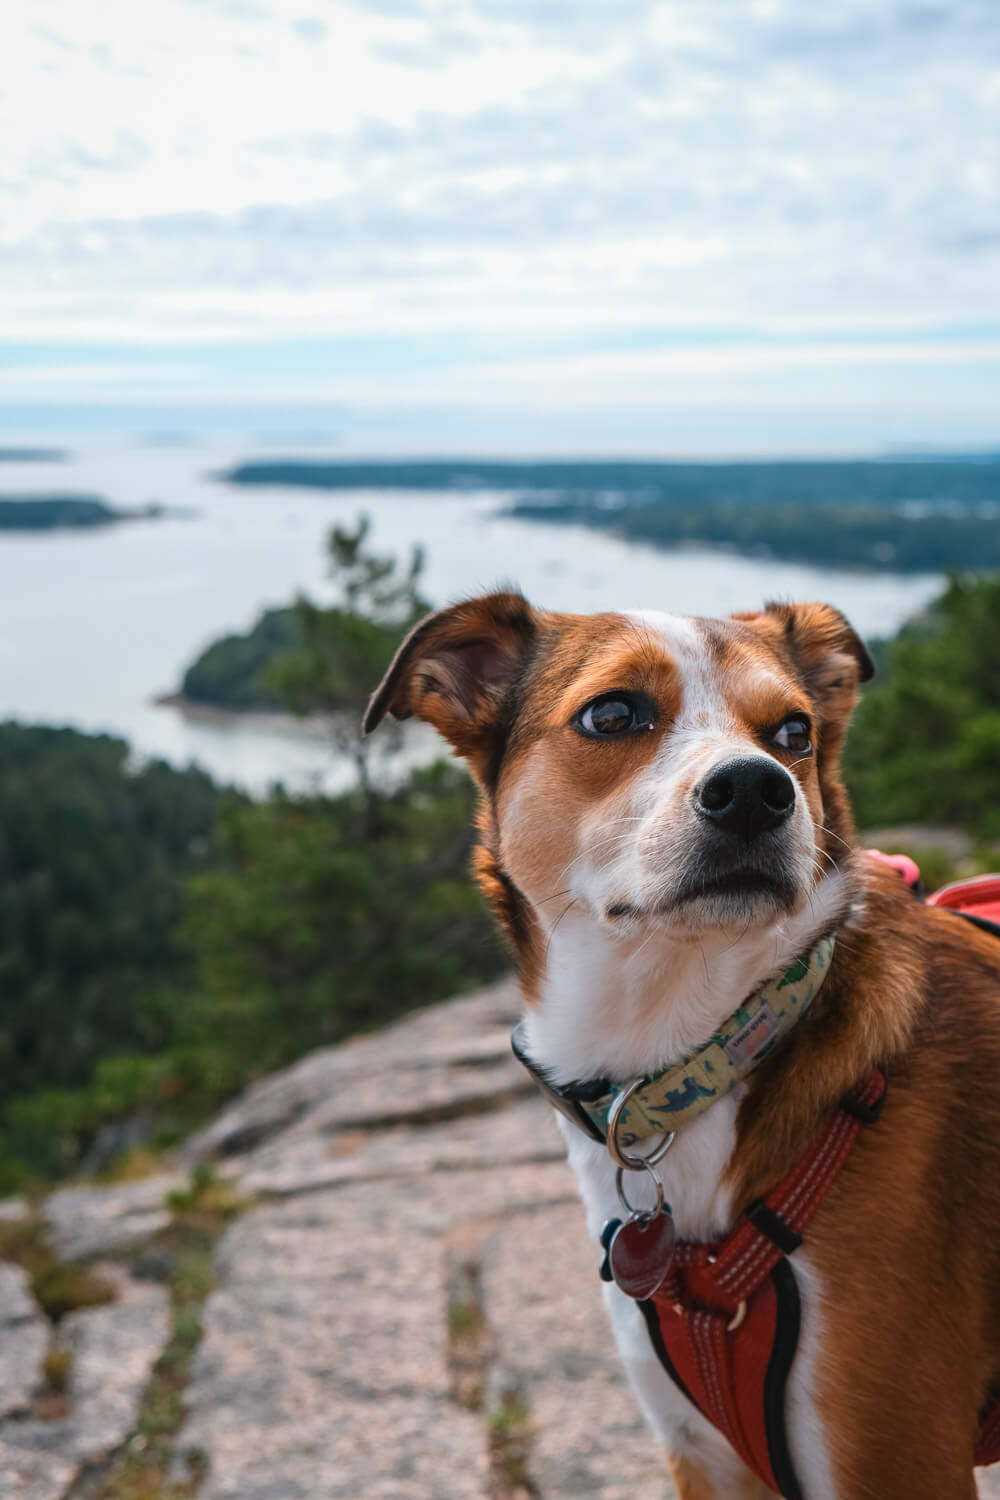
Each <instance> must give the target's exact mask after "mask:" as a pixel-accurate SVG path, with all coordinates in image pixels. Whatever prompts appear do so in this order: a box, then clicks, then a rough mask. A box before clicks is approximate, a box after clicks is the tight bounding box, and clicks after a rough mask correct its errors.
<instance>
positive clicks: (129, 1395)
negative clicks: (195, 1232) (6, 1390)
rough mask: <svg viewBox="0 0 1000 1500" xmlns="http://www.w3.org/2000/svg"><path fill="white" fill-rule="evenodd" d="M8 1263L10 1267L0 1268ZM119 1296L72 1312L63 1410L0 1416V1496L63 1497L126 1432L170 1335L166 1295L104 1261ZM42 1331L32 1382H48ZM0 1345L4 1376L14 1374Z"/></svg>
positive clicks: (67, 1321)
mask: <svg viewBox="0 0 1000 1500" xmlns="http://www.w3.org/2000/svg"><path fill="white" fill-rule="evenodd" d="M0 1269H6V1268H0ZM100 1272H101V1275H102V1277H104V1279H105V1280H109V1281H111V1282H112V1283H113V1284H114V1285H115V1288H116V1291H117V1294H118V1295H117V1300H116V1301H114V1302H111V1303H108V1304H107V1305H106V1306H103V1307H91V1308H85V1309H81V1310H80V1311H78V1312H73V1313H69V1314H68V1315H67V1317H66V1318H64V1319H63V1321H62V1323H61V1324H60V1326H59V1344H60V1346H61V1347H62V1348H64V1349H67V1350H69V1351H70V1352H71V1355H72V1365H71V1367H70V1374H69V1384H68V1391H67V1395H68V1403H67V1408H66V1412H65V1414H64V1415H56V1416H54V1417H52V1416H48V1417H46V1416H45V1415H42V1414H38V1413H36V1414H34V1415H29V1416H24V1417H11V1418H9V1419H8V1420H6V1421H3V1422H0V1495H2V1496H3V1497H4V1500H62V1497H63V1496H64V1495H65V1494H66V1492H67V1489H68V1487H69V1485H70V1484H71V1482H72V1481H73V1480H74V1479H75V1478H76V1476H77V1475H78V1474H79V1473H80V1472H81V1471H82V1470H83V1469H85V1468H86V1467H88V1466H90V1465H93V1464H98V1463H101V1462H102V1461H103V1460H104V1459H106V1458H107V1457H108V1456H109V1455H110V1454H111V1453H113V1452H114V1451H115V1450H116V1449H117V1448H118V1447H119V1445H120V1444H121V1443H123V1442H124V1441H125V1439H126V1438H127V1437H128V1436H129V1434H130V1432H131V1431H132V1428H133V1425H134V1423H135V1418H136V1414H137V1412H138V1409H139V1402H140V1400H141V1398H142V1393H143V1391H144V1389H145V1387H146V1382H147V1381H148V1379H149V1375H150V1372H151V1370H152V1368H153V1364H154V1362H155V1360H156V1358H157V1356H158V1355H159V1353H160V1350H161V1349H162V1348H163V1345H164V1343H165V1342H166V1337H167V1297H166V1293H165V1292H164V1291H163V1290H162V1288H160V1287H156V1286H150V1285H148V1284H142V1283H139V1282H136V1281H134V1280H133V1279H132V1278H131V1277H130V1276H128V1275H127V1274H126V1273H125V1272H124V1271H123V1270H122V1269H121V1268H120V1267H119V1266H116V1265H101V1266H100ZM48 1343H49V1334H48V1331H47V1330H46V1331H44V1332H43V1336H42V1340H41V1343H40V1346H38V1347H37V1349H36V1351H35V1353H34V1357H33V1359H32V1363H31V1365H30V1366H26V1372H28V1374H29V1378H30V1383H31V1387H32V1388H33V1389H34V1390H36V1391H38V1390H40V1389H41V1388H42V1387H43V1385H44V1381H43V1378H42V1368H41V1365H42V1357H43V1355H44V1353H45V1350H46V1348H47V1346H48ZM9 1368H10V1367H9V1361H8V1347H7V1344H6V1342H4V1343H3V1344H0V1379H2V1378H3V1373H4V1371H5V1370H7V1371H8V1374H9Z"/></svg>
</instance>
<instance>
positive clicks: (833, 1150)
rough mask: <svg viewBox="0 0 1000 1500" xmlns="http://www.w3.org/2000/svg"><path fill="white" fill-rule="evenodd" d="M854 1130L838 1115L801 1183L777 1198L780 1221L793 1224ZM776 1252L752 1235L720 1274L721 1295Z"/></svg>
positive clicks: (851, 1123)
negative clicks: (821, 1176)
mask: <svg viewBox="0 0 1000 1500" xmlns="http://www.w3.org/2000/svg"><path fill="white" fill-rule="evenodd" d="M857 1128H858V1127H857V1124H856V1122H855V1121H853V1120H852V1119H851V1118H850V1117H849V1116H847V1115H845V1114H843V1113H839V1114H838V1116H837V1119H836V1122H835V1124H834V1126H833V1128H832V1129H830V1130H829V1131H828V1132H827V1136H826V1139H825V1141H824V1142H823V1144H822V1147H821V1149H820V1150H819V1152H818V1153H817V1155H816V1159H815V1161H814V1162H813V1163H812V1164H811V1166H810V1168H809V1170H808V1171H807V1172H806V1174H805V1176H804V1177H803V1178H802V1180H801V1182H799V1183H798V1184H797V1185H796V1187H795V1188H793V1190H792V1191H791V1193H790V1194H789V1196H788V1198H786V1199H782V1198H781V1197H780V1194H779V1195H777V1204H778V1209H777V1211H778V1212H780V1213H781V1214H782V1217H783V1218H785V1219H787V1220H789V1221H790V1222H794V1219H795V1215H796V1213H797V1212H798V1209H799V1207H800V1205H801V1203H802V1200H803V1198H805V1197H806V1196H807V1195H808V1193H809V1191H810V1189H811V1188H812V1186H813V1184H814V1182H815V1181H816V1178H817V1177H818V1176H820V1175H822V1173H823V1171H824V1170H825V1168H826V1167H827V1165H828V1164H829V1162H830V1161H831V1159H832V1158H833V1157H835V1156H836V1155H837V1154H838V1152H839V1149H840V1147H841V1145H842V1144H843V1143H844V1139H845V1136H847V1135H848V1134H850V1133H852V1132H854V1131H855V1130H856V1129H857ZM776 1249H777V1247H776V1246H775V1245H774V1243H773V1241H771V1240H768V1239H767V1238H766V1236H764V1235H761V1234H760V1231H759V1230H758V1231H755V1237H754V1239H753V1241H752V1242H751V1244H750V1245H749V1246H748V1247H747V1248H746V1249H745V1250H744V1251H742V1253H741V1254H740V1255H739V1256H738V1257H737V1259H736V1260H735V1261H734V1262H733V1263H732V1265H730V1266H727V1267H726V1268H725V1270H724V1271H722V1272H721V1273H720V1275H719V1277H718V1285H719V1288H720V1289H721V1290H724V1291H728V1292H734V1291H735V1290H736V1286H735V1283H736V1280H737V1278H738V1277H739V1276H740V1274H741V1273H743V1274H744V1275H746V1276H749V1275H752V1274H753V1272H755V1271H756V1270H757V1269H758V1267H759V1266H760V1265H762V1264H764V1263H765V1262H766V1261H768V1260H770V1259H771V1257H772V1253H773V1251H774V1250H776ZM778 1253H779V1254H780V1253H781V1252H780V1251H779V1252H778Z"/></svg>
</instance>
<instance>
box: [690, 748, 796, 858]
mask: <svg viewBox="0 0 1000 1500" xmlns="http://www.w3.org/2000/svg"><path fill="white" fill-rule="evenodd" d="M794 806H795V783H794V781H793V780H792V778H791V777H790V776H789V774H788V772H787V771H785V770H783V769H782V767H781V766H779V765H778V764H777V763H776V762H775V761H773V760H766V759H765V758H764V756H762V755H738V756H735V757H734V758H733V759H732V760H724V761H722V762H721V764H720V765H717V766H714V767H713V768H712V770H711V771H710V772H709V773H708V775H707V776H706V777H705V780H704V781H703V782H702V783H701V785H700V786H698V787H696V788H695V794H694V810H695V812H696V813H697V814H698V816H699V817H701V818H707V819H708V821H709V822H711V823H714V824H715V825H716V827H717V828H723V829H725V831H726V832H727V833H734V834H737V835H739V836H740V837H742V838H744V839H752V838H756V836H757V834H758V833H766V832H767V831H768V829H770V828H777V827H778V825H779V823H783V822H784V821H785V819H786V818H788V817H790V816H791V812H792V808H793V807H794Z"/></svg>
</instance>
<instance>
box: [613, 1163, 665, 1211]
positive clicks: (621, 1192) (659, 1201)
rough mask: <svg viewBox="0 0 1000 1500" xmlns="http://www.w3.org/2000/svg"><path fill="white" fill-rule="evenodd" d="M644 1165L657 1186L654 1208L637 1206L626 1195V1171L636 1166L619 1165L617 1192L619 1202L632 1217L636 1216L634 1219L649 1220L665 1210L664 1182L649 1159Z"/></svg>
mask: <svg viewBox="0 0 1000 1500" xmlns="http://www.w3.org/2000/svg"><path fill="white" fill-rule="evenodd" d="M642 1165H643V1166H644V1167H645V1169H646V1171H647V1172H648V1173H649V1175H650V1177H652V1179H653V1184H654V1186H655V1188H656V1203H655V1205H654V1206H653V1207H652V1208H636V1207H635V1206H634V1205H633V1204H631V1203H630V1202H629V1201H628V1199H627V1198H626V1196H625V1173H626V1171H634V1170H635V1169H634V1168H627V1167H619V1168H618V1170H617V1171H616V1172H615V1192H616V1193H617V1194H618V1202H619V1203H620V1204H621V1206H622V1208H623V1209H624V1210H625V1212H626V1213H627V1214H630V1215H631V1217H632V1218H634V1219H644V1220H647V1221H648V1220H649V1219H655V1218H656V1216H657V1214H659V1213H662V1212H663V1183H662V1182H661V1181H660V1179H659V1178H658V1177H657V1175H656V1173H655V1172H654V1171H653V1168H652V1167H651V1166H650V1164H649V1162H648V1161H644V1162H643V1163H642Z"/></svg>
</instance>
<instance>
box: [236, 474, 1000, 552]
mask: <svg viewBox="0 0 1000 1500" xmlns="http://www.w3.org/2000/svg"><path fill="white" fill-rule="evenodd" d="M218 477H219V478H221V479H223V480H224V481H227V482H228V483H230V484H237V485H256V486H263V485H270V486H282V487H285V486H295V487H298V488H304V489H311V490H368V491H378V490H412V491H415V492H420V491H428V490H438V491H441V490H451V491H454V492H456V493H463V492H475V491H490V490H492V491H494V492H500V493H501V494H507V495H509V496H510V506H509V513H510V514H511V515H515V516H517V517H518V518H519V519H521V520H526V521H539V522H548V523H549V524H560V525H577V526H588V527H591V528H592V529H595V530H600V531H607V532H609V533H612V534H614V535H616V536H621V537H627V538H628V539H630V540H632V541H638V542H645V543H647V544H648V545H650V546H654V547H662V548H677V547H716V548H720V549H725V550H729V551H734V552H739V553H742V554H744V555H747V556H751V557H773V558H775V559H777V560H780V561H782V562H805V563H811V564H814V565H816V566H819V567H836V568H861V569H866V570H872V571H879V570H881V571H884V572H895V573H916V572H928V573H935V572H943V571H946V570H947V569H950V568H967V569H977V570H979V569H987V568H997V567H1000V454H998V453H975V454H968V455H964V456H963V455H960V454H947V455H940V456H918V455H913V456H906V457H899V456H887V457H885V458H870V459H831V460H825V459H784V460H759V461H753V462H727V463H673V462H670V463H667V462H652V461H640V460H627V461H626V460H621V461H619V460H613V459H608V460H602V461H589V460H577V461H563V460H539V461H537V462H526V461H504V460H497V459H488V460H478V459H413V460H400V461H379V462H360V461H350V460H342V461H341V460H338V461H334V462H331V461H325V462H315V461H311V460H306V459H291V458H288V459H269V460H257V461H253V462H247V463H241V464H237V465H236V466H235V467H234V468H232V469H229V470H227V471H226V472H224V473H222V474H221V475H219V476H218Z"/></svg>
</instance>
